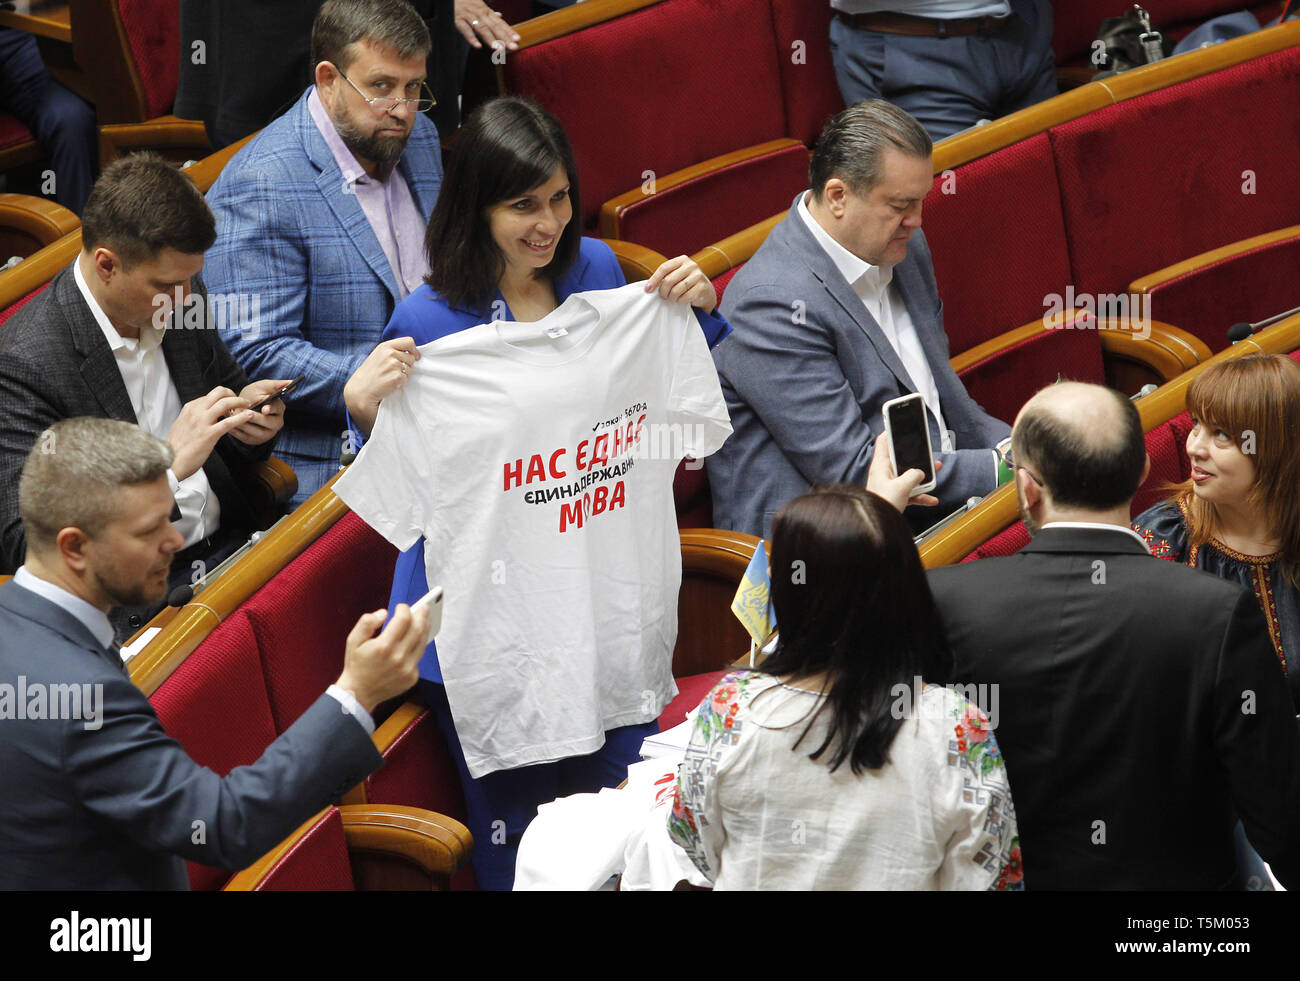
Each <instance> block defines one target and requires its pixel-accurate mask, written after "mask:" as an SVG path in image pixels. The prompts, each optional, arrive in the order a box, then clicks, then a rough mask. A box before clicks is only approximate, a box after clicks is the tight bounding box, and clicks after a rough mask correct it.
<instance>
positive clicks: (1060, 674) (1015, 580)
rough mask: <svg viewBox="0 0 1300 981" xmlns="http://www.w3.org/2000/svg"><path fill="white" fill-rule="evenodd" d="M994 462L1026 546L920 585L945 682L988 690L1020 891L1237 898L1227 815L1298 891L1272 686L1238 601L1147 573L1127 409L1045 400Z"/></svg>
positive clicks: (1295, 739) (1270, 662) (1282, 733)
mask: <svg viewBox="0 0 1300 981" xmlns="http://www.w3.org/2000/svg"><path fill="white" fill-rule="evenodd" d="M1008 462H1009V465H1010V466H1011V467H1012V468H1013V469H1014V471H1015V480H1016V487H1017V492H1018V494H1019V499H1020V507H1021V512H1022V514H1023V515H1024V519H1025V524H1026V526H1027V527H1028V529H1029V531H1030V533H1031V534H1032V535H1033V536H1034V538H1033V541H1031V542H1030V543H1029V544H1028V545H1026V546H1025V547H1024V548H1023V549H1021V550H1020V551H1019V552H1017V553H1016V554H1015V555H1012V556H1009V557H1006V558H991V559H981V560H980V561H978V562H967V563H962V564H959V565H955V566H946V567H943V568H938V569H933V570H931V572H930V577H929V578H930V587H931V589H932V590H933V592H934V598H935V602H936V604H937V605H938V608H939V613H940V616H941V617H942V618H943V622H944V627H945V629H946V632H947V635H948V640H949V643H950V644H951V645H952V650H953V656H954V660H955V671H954V675H953V677H952V678H951V679H946V680H951V681H955V682H957V683H959V684H976V685H980V686H983V685H986V684H987V685H993V686H996V690H997V695H998V698H999V705H1000V720H999V722H998V725H997V732H996V735H997V740H998V744H999V746H1000V747H1001V749H1002V752H1003V753H1004V754H1005V756H1006V761H1007V775H1008V777H1009V778H1010V781H1011V787H1012V792H1013V793H1014V794H1015V800H1016V818H1017V822H1018V823H1019V826H1020V843H1021V848H1022V850H1023V853H1024V861H1025V885H1026V887H1028V888H1030V889H1221V888H1227V887H1230V886H1232V885H1234V884H1237V885H1240V884H1241V883H1240V882H1239V881H1234V853H1233V828H1234V825H1235V824H1236V821H1237V818H1238V817H1240V819H1241V821H1242V822H1243V824H1244V826H1245V831H1246V834H1247V836H1248V837H1249V839H1250V843H1251V844H1253V845H1254V847H1255V849H1256V850H1257V851H1258V852H1259V854H1260V856H1262V857H1263V859H1264V860H1265V861H1267V862H1269V863H1270V864H1271V866H1272V869H1273V873H1274V875H1275V876H1276V877H1277V878H1278V879H1279V880H1280V881H1281V882H1282V883H1283V884H1284V885H1286V886H1287V887H1288V888H1291V889H1295V888H1297V887H1300V834H1297V829H1298V828H1300V733H1297V730H1296V723H1295V718H1294V713H1293V708H1292V703H1291V698H1290V693H1289V691H1288V689H1287V685H1286V680H1285V676H1284V674H1283V672H1282V671H1280V670H1279V669H1278V661H1277V657H1276V656H1275V655H1274V653H1273V645H1272V643H1271V642H1270V641H1269V636H1268V630H1267V627H1266V624H1265V622H1264V618H1263V616H1262V614H1261V613H1260V610H1259V606H1258V604H1257V603H1256V601H1255V598H1254V596H1253V595H1252V593H1251V592H1250V591H1248V590H1246V589H1243V588H1241V587H1240V586H1238V585H1235V584H1233V583H1229V582H1227V581H1225V580H1222V579H1219V578H1217V577H1215V576H1211V575H1208V574H1206V573H1204V572H1199V571H1197V570H1195V569H1190V568H1187V567H1185V566H1181V565H1175V564H1174V563H1170V562H1161V561H1158V560H1156V559H1154V558H1152V557H1151V555H1150V553H1149V552H1148V551H1147V548H1146V545H1145V544H1144V542H1143V540H1142V539H1141V537H1139V536H1138V535H1137V533H1136V532H1134V530H1133V529H1132V527H1131V525H1130V523H1129V522H1130V510H1129V509H1130V502H1131V501H1132V498H1133V495H1134V494H1135V493H1136V492H1137V489H1138V487H1139V486H1140V485H1141V483H1142V481H1143V480H1144V479H1145V477H1146V473H1147V469H1148V466H1149V461H1148V460H1147V456H1146V448H1145V444H1144V441H1143V436H1142V426H1141V423H1140V421H1139V418H1138V413H1137V409H1136V408H1134V406H1133V404H1132V403H1131V402H1130V401H1129V400H1128V399H1126V398H1125V397H1124V396H1123V395H1122V394H1120V393H1119V392H1116V391H1113V390H1111V389H1107V388H1103V387H1101V386H1099V385H1085V384H1081V383H1078V382H1062V383H1058V384H1056V385H1053V386H1050V387H1048V388H1045V389H1043V390H1042V391H1040V392H1039V393H1038V394H1037V395H1035V396H1034V397H1033V398H1032V399H1030V401H1029V402H1028V403H1026V405H1025V407H1024V408H1023V409H1022V410H1021V411H1020V415H1019V416H1018V417H1017V419H1016V424H1015V428H1014V430H1013V432H1012V437H1011V451H1010V458H1009V461H1008ZM936 680H938V679H936ZM981 690H984V689H981ZM1265 885H1266V884H1265V883H1262V882H1261V883H1257V884H1256V888H1262V887H1264V886H1265Z"/></svg>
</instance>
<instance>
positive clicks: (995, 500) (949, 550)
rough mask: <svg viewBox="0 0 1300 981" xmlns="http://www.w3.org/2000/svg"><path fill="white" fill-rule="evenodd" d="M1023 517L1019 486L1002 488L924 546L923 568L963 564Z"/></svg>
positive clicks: (922, 548) (922, 555) (944, 528)
mask: <svg viewBox="0 0 1300 981" xmlns="http://www.w3.org/2000/svg"><path fill="white" fill-rule="evenodd" d="M1019 517H1020V506H1019V504H1017V502H1016V485H1015V484H1014V483H1011V484H1005V485H1003V486H1002V487H999V488H998V489H997V490H995V491H994V492H993V493H992V494H990V495H989V496H988V497H987V498H985V499H984V500H983V501H981V502H980V503H979V505H978V506H977V507H976V508H975V509H974V510H973V511H968V512H967V513H966V514H964V515H962V516H961V517H960V518H959V519H958V520H956V521H954V522H953V523H952V524H950V525H947V526H945V527H943V528H940V529H939V530H938V531H936V532H935V533H934V534H933V535H931V536H930V537H929V538H927V539H926V540H925V541H923V542H922V543H921V544H920V547H919V551H920V553H921V564H922V565H923V566H925V567H926V568H927V569H933V568H935V567H936V566H941V565H952V564H953V563H954V562H960V561H961V560H962V559H964V558H965V557H966V556H968V555H970V553H971V552H973V551H975V549H977V548H979V547H980V546H981V545H983V544H984V543H985V542H987V541H988V540H989V539H990V538H992V537H993V536H994V535H996V534H997V533H998V532H1000V531H1001V530H1002V529H1003V528H1008V527H1010V526H1011V525H1012V524H1014V523H1015V520H1016V519H1017V518H1019Z"/></svg>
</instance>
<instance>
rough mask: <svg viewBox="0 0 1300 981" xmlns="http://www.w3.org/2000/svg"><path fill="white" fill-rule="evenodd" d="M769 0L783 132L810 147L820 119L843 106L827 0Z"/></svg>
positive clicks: (815, 135)
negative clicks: (779, 75) (832, 57)
mask: <svg viewBox="0 0 1300 981" xmlns="http://www.w3.org/2000/svg"><path fill="white" fill-rule="evenodd" d="M771 2H772V26H773V28H774V29H775V31H776V57H777V64H778V65H779V66H780V68H781V95H782V98H783V100H784V103H785V132H786V135H787V136H792V137H794V138H795V139H796V140H800V141H802V142H803V143H804V144H805V145H807V146H808V147H809V148H811V147H812V145H813V144H814V143H815V142H816V141H817V137H818V136H820V135H821V131H822V127H824V126H825V125H826V121H827V120H828V119H830V117H831V116H833V115H835V113H837V112H839V111H840V110H841V109H843V108H844V97H843V96H842V95H840V87H839V83H838V82H836V81H835V66H834V64H833V63H832V61H831V36H830V23H831V16H832V15H831V9H830V5H829V4H825V3H821V2H820V0H809V2H804V0H796V2H794V3H791V2H790V0H771ZM790 196H791V197H793V196H794V193H793V192H791V195H790ZM787 204H788V202H787ZM783 207H784V205H783Z"/></svg>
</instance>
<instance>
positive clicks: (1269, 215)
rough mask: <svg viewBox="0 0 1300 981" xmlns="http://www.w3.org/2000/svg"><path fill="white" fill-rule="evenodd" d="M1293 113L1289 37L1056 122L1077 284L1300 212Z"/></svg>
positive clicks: (1296, 72)
mask: <svg viewBox="0 0 1300 981" xmlns="http://www.w3.org/2000/svg"><path fill="white" fill-rule="evenodd" d="M1298 118H1300V47H1295V48H1289V49H1287V50H1285V51H1279V52H1277V53H1275V54H1271V55H1266V56H1264V57H1262V58H1256V59H1254V60H1251V61H1248V62H1245V63H1243V64H1240V65H1235V66H1233V67H1230V68H1225V69H1224V70H1222V71H1219V72H1215V73H1213V74H1211V75H1206V76H1203V77H1201V78H1195V79H1190V80H1188V81H1186V82H1180V83H1178V84H1177V85H1172V86H1169V87H1168V88H1164V89H1160V90H1158V91H1155V92H1151V93H1148V94H1147V95H1143V96H1139V97H1137V98H1134V99H1129V100H1127V101H1124V102H1120V103H1117V104H1115V105H1113V106H1107V107H1106V108H1104V109H1099V110H1097V111H1096V112H1092V113H1089V114H1087V115H1086V116H1083V117H1081V118H1079V119H1075V120H1071V121H1070V122H1067V123H1062V124H1061V125H1059V126H1055V127H1053V128H1052V129H1051V130H1050V131H1049V136H1050V137H1051V142H1052V148H1053V151H1054V153H1055V154H1056V166H1057V170H1058V172H1059V173H1060V182H1061V199H1062V201H1063V204H1064V212H1065V227H1066V229H1067V232H1068V236H1069V243H1070V263H1071V273H1072V276H1073V282H1074V285H1075V289H1076V290H1080V291H1085V290H1086V291H1088V292H1093V293H1103V292H1105V293H1118V292H1121V291H1123V290H1125V289H1126V288H1127V286H1128V284H1129V283H1130V282H1131V281H1132V280H1134V279H1136V278H1137V277H1138V276H1140V275H1143V274H1144V273H1148V272H1151V271H1152V270H1155V269H1161V268H1163V267H1165V266H1168V265H1171V264H1173V263H1175V262H1177V261H1179V260H1180V259H1186V258H1188V257H1190V256H1193V255H1198V254H1200V253H1202V252H1208V251H1209V250H1210V249H1213V248H1217V247H1219V246H1222V245H1227V244H1229V243H1230V242H1236V241H1240V240H1241V239H1243V238H1249V237H1250V236H1252V235H1261V234H1263V233H1264V232H1268V231H1272V230H1274V229H1277V228H1285V227H1287V226H1288V225H1295V224H1300V195H1297V194H1293V193H1290V192H1291V189H1292V188H1293V187H1294V184H1295V175H1296V173H1297V172H1300V139H1297V134H1296V127H1295V122H1294V121H1295V120H1296V119H1298ZM1188 161H1194V162H1195V166H1188ZM1247 171H1249V172H1250V173H1251V174H1253V175H1254V183H1255V193H1253V194H1247V193H1243V183H1244V182H1245V181H1246V180H1247V178H1246V177H1245V176H1243V175H1244V174H1245V172H1247ZM1025 214H1026V215H1028V214H1032V212H1025ZM1029 223H1030V222H1029V221H1023V222H1015V223H1014V224H1015V225H1017V226H1018V227H1019V226H1023V225H1026V224H1029ZM941 275H942V274H941ZM942 281H943V280H942V278H941V279H940V282H942ZM1225 326H1226V325H1225Z"/></svg>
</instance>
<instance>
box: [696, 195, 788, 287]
mask: <svg viewBox="0 0 1300 981" xmlns="http://www.w3.org/2000/svg"><path fill="white" fill-rule="evenodd" d="M786 214H788V211H782V212H781V213H780V214H777V215H773V216H772V217H771V218H764V219H763V220H762V221H760V222H756V223H755V224H753V225H750V226H749V227H748V228H742V229H741V230H740V231H738V232H736V233H735V234H733V235H728V236H727V237H726V238H724V239H723V240H722V241H720V242H714V243H713V244H712V245H706V246H705V247H704V248H702V249H700V251H699V252H696V253H695V254H694V255H693V256H691V258H692V259H694V260H695V263H696V265H698V266H699V267H700V269H701V270H702V271H703V272H704V275H706V276H708V277H709V279H717V278H718V277H719V276H721V275H722V274H723V273H724V272H726V271H727V270H728V269H734V268H735V267H736V266H738V265H740V264H741V263H742V262H748V261H749V260H750V259H752V258H753V256H754V253H755V252H757V251H758V247H759V246H760V245H762V244H763V242H764V240H765V239H766V238H767V236H768V234H769V233H770V232H771V231H772V229H773V228H775V227H776V226H777V225H779V224H781V222H783V221H784V220H785V216H786Z"/></svg>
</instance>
